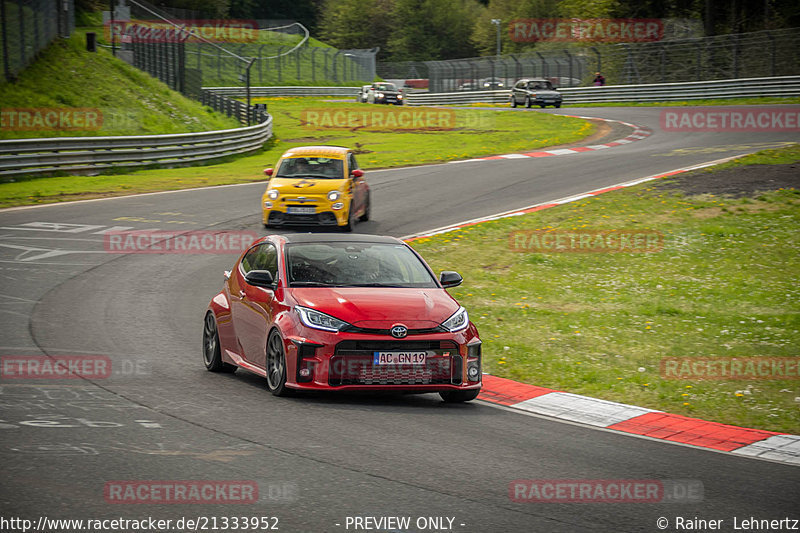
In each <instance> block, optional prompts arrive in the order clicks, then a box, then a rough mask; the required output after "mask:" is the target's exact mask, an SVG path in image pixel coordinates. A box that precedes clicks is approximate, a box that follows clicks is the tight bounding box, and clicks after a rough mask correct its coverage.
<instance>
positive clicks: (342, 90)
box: [203, 86, 360, 98]
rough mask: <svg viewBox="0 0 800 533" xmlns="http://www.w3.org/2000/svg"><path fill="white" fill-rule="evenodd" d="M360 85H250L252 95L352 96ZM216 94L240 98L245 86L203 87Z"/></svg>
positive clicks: (244, 91) (245, 90) (243, 93)
mask: <svg viewBox="0 0 800 533" xmlns="http://www.w3.org/2000/svg"><path fill="white" fill-rule="evenodd" d="M359 89H360V87H303V86H296V87H294V86H284V87H250V96H252V97H258V96H351V97H353V98H355V97H356V93H357V92H358V90H359ZM203 90H209V91H212V92H214V93H216V94H223V95H225V96H232V97H234V98H240V97H243V96H245V93H246V92H247V89H245V88H244V87H203Z"/></svg>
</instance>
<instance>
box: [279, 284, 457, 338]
mask: <svg viewBox="0 0 800 533" xmlns="http://www.w3.org/2000/svg"><path fill="white" fill-rule="evenodd" d="M289 292H290V294H291V295H292V297H293V298H294V300H295V301H296V302H297V304H298V305H302V306H304V307H310V308H312V309H316V310H317V311H321V312H323V313H326V314H329V315H331V316H334V317H336V318H338V319H340V320H344V321H345V322H348V323H350V324H352V325H354V326H358V327H362V328H372V329H388V328H390V327H392V326H393V325H395V324H398V323H400V324H403V325H405V326H406V327H408V328H409V329H425V328H433V327H436V326H438V325H439V324H441V323H442V322H444V321H445V320H447V319H448V318H450V316H451V315H452V314H453V313H455V312H456V311H457V310H458V307H459V305H458V302H456V301H455V300H454V299H453V297H452V296H450V295H449V294H448V293H447V292H446V291H445V290H444V289H438V288H437V289H400V288H382V287H332V288H323V287H302V288H296V289H289Z"/></svg>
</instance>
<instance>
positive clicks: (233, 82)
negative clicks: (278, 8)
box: [117, 0, 378, 94]
mask: <svg viewBox="0 0 800 533" xmlns="http://www.w3.org/2000/svg"><path fill="white" fill-rule="evenodd" d="M125 3H126V4H127V6H126V7H125V8H120V13H117V16H118V19H119V20H122V19H123V17H125V18H127V19H129V20H130V21H133V23H134V26H135V24H136V23H137V21H145V23H147V22H148V21H155V22H157V23H160V24H162V25H164V26H167V27H170V29H171V30H172V32H173V34H176V35H179V36H182V37H181V38H180V39H171V41H172V42H153V39H145V40H143V39H140V38H138V37H137V33H136V32H135V31H133V32H131V33H132V35H126V36H124V37H123V38H122V39H120V41H122V42H120V50H119V54H118V55H119V56H120V57H121V58H123V59H125V60H126V61H128V62H130V63H131V64H133V65H135V66H136V67H138V68H140V69H142V70H144V71H146V72H148V73H150V74H151V75H153V76H155V77H157V78H159V79H161V80H162V81H164V82H165V83H166V84H167V85H169V86H170V87H171V88H173V89H176V90H179V91H182V92H185V93H188V94H196V93H197V91H198V90H199V87H201V86H207V87H208V86H228V87H235V86H240V87H241V86H244V85H245V84H246V83H247V78H248V75H249V77H250V84H251V85H354V84H359V83H371V82H372V81H373V80H374V79H375V63H376V62H375V55H376V54H377V52H378V50H377V49H369V50H338V49H336V48H331V47H328V46H324V45H321V44H320V43H316V42H312V40H311V39H310V38H309V34H308V30H306V28H305V27H304V26H302V25H301V24H299V23H297V22H294V21H284V20H257V21H256V20H252V21H232V22H234V23H237V22H241V23H244V25H245V26H246V25H248V24H250V23H252V24H253V25H254V26H255V28H256V29H255V31H253V32H250V33H248V34H247V38H244V39H242V40H241V41H239V42H227V41H218V40H208V39H205V38H202V36H199V35H194V34H192V35H190V34H189V33H188V32H185V31H182V30H181V29H180V28H182V27H184V26H186V25H187V24H188V25H191V23H192V22H193V21H197V20H198V19H199V18H200V17H198V15H197V14H196V13H193V12H185V11H183V10H180V11H179V10H175V9H172V8H163V7H158V8H156V7H155V6H154V5H152V4H150V3H148V2H147V1H146V0H128V1H127V2H125ZM183 17H190V18H183ZM217 22H229V21H217ZM170 25H171V26H170Z"/></svg>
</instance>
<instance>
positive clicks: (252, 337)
mask: <svg viewBox="0 0 800 533" xmlns="http://www.w3.org/2000/svg"><path fill="white" fill-rule="evenodd" d="M250 270H267V271H269V272H271V273H272V276H273V279H275V280H277V279H278V251H277V249H276V248H275V245H274V244H272V243H270V242H264V243H261V244H257V245H256V246H253V247H252V248H251V249H250V250H248V251H247V253H246V254H245V255H244V257H243V258H242V261H241V263H239V268H238V269H237V271H236V272H235V273H233V274H232V277H233V276H236V285H237V286H238V291H237V293H236V294H231V314H232V315H233V323H234V329H235V331H236V337H237V341H238V344H239V346H240V347H241V350H242V354H241V355H242V357H244V359H245V360H247V362H249V363H251V364H253V365H256V366H258V367H260V368H265V367H266V347H267V334H268V333H269V327H270V325H271V324H272V320H273V316H274V311H273V307H274V305H275V291H274V290H273V289H269V288H264V287H256V286H254V285H250V284H249V283H247V281H246V280H245V279H244V276H245V274H247V273H248V272H249V271H250ZM231 292H233V290H232V291H231Z"/></svg>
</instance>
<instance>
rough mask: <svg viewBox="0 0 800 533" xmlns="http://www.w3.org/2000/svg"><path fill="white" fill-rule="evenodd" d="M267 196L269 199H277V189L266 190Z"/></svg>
mask: <svg viewBox="0 0 800 533" xmlns="http://www.w3.org/2000/svg"><path fill="white" fill-rule="evenodd" d="M267 198H269V199H270V200H277V199H278V190H277V189H270V190H268V191H267Z"/></svg>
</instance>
